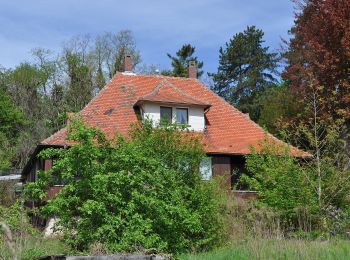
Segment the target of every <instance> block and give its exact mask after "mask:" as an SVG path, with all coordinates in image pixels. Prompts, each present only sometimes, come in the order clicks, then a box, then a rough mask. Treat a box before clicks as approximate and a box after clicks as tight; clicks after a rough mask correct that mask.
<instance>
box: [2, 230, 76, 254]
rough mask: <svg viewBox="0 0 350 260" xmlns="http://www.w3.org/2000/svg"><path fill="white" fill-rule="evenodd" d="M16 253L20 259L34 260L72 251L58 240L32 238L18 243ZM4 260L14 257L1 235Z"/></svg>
mask: <svg viewBox="0 0 350 260" xmlns="http://www.w3.org/2000/svg"><path fill="white" fill-rule="evenodd" d="M20 245H21V246H20ZM16 251H17V254H18V259H22V260H34V259H38V258H40V257H42V256H45V255H52V254H67V253H69V252H70V251H71V249H70V248H69V247H68V246H67V245H65V244H64V243H63V242H61V241H59V240H58V239H52V238H43V237H39V236H35V237H34V236H30V237H26V238H24V239H23V240H22V242H21V243H20V242H17V243H16ZM3 259H12V256H11V253H10V251H9V250H8V247H7V245H6V244H5V242H4V240H3V239H2V238H1V234H0V260H3Z"/></svg>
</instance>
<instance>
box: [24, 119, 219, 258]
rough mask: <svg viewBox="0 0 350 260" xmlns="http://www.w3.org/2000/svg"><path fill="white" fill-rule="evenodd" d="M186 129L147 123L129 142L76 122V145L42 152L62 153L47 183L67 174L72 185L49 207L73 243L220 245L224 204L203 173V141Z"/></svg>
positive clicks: (117, 247) (174, 249)
mask: <svg viewBox="0 0 350 260" xmlns="http://www.w3.org/2000/svg"><path fill="white" fill-rule="evenodd" d="M180 130H181V131H179V129H178V127H177V126H172V125H170V126H162V127H158V128H154V127H152V123H151V122H145V124H143V125H142V126H135V127H134V128H133V130H132V131H131V132H130V135H129V136H130V138H129V139H126V138H123V137H120V136H119V137H116V138H115V140H113V141H108V140H107V139H106V137H105V136H104V135H103V133H102V132H101V131H99V130H97V129H93V128H88V127H87V126H85V125H84V124H82V123H81V122H74V123H72V124H71V128H70V132H69V139H70V140H72V141H74V142H75V143H76V144H75V145H73V146H72V147H71V148H69V149H60V150H54V149H50V150H46V151H44V152H43V153H42V154H41V156H42V157H46V158H47V157H52V158H55V163H54V166H53V168H52V170H51V171H49V172H47V173H45V174H46V177H43V178H42V180H44V182H46V184H47V185H48V184H49V182H50V181H49V179H50V178H48V177H47V176H51V177H52V176H53V175H54V174H60V175H61V177H62V179H63V181H64V182H65V183H66V185H65V187H64V188H63V190H62V191H61V192H60V193H59V194H58V195H57V196H56V197H55V198H54V199H52V200H51V201H49V202H48V203H47V205H46V206H45V208H44V209H43V212H44V213H45V214H48V215H50V214H51V215H52V214H54V215H56V216H58V217H59V218H60V221H59V225H60V227H61V228H62V229H63V230H64V231H65V238H66V241H67V242H69V243H70V244H71V245H73V246H74V247H75V248H78V249H80V250H84V249H87V248H89V247H91V245H93V244H95V243H102V244H104V245H105V246H106V248H107V249H108V250H110V251H113V252H115V251H135V250H142V249H149V248H156V249H157V250H159V251H163V252H171V253H179V252H185V251H188V250H190V249H191V250H203V249H209V248H212V247H213V246H214V245H215V244H217V243H218V241H220V239H219V238H220V226H221V225H220V221H219V213H218V202H217V200H216V199H215V196H213V190H214V189H213V185H212V184H211V183H203V182H202V181H201V177H200V174H199V167H198V165H199V162H200V161H201V159H202V158H203V156H204V153H203V147H202V145H201V140H200V139H199V138H198V137H196V136H195V135H194V134H193V133H191V132H188V131H186V130H184V129H180ZM42 174H43V173H42ZM35 185H36V184H31V185H30V187H29V189H27V188H26V193H27V194H37V195H38V196H39V197H42V194H43V193H40V192H39V193H38V192H37V189H42V188H43V187H45V185H43V182H40V181H39V182H38V185H39V187H38V186H35ZM33 190H35V191H36V192H35V193H32V192H31V191H33Z"/></svg>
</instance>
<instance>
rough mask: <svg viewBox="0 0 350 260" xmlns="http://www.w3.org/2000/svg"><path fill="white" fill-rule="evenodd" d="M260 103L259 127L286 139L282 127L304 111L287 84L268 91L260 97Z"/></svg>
mask: <svg viewBox="0 0 350 260" xmlns="http://www.w3.org/2000/svg"><path fill="white" fill-rule="evenodd" d="M258 103H259V104H260V105H261V112H260V117H259V120H258V123H259V125H261V126H263V127H266V129H267V130H268V132H269V133H272V134H276V135H279V136H280V137H282V138H283V137H284V136H283V135H282V133H281V127H283V126H285V122H286V121H290V120H291V119H292V118H295V117H296V116H297V115H298V113H300V111H301V110H302V108H301V107H300V103H299V102H298V101H297V98H296V95H295V93H293V92H292V91H291V90H290V88H289V87H288V85H287V84H286V83H282V84H280V85H276V87H274V88H270V89H268V90H267V91H266V92H265V93H264V94H263V95H261V96H260V98H259V101H258Z"/></svg>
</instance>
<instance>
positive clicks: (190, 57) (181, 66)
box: [162, 44, 203, 78]
mask: <svg viewBox="0 0 350 260" xmlns="http://www.w3.org/2000/svg"><path fill="white" fill-rule="evenodd" d="M195 51H196V48H195V47H194V46H192V45H191V44H184V45H183V46H182V47H181V49H179V50H178V51H177V52H176V56H172V55H170V54H169V53H168V54H167V55H168V57H169V58H170V59H171V66H172V70H170V71H163V72H162V74H163V75H171V76H175V77H188V63H189V62H190V61H195V62H196V64H197V78H199V77H200V76H202V75H203V70H201V69H202V68H203V62H202V61H198V58H197V57H196V56H194V53H195Z"/></svg>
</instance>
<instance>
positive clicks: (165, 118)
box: [160, 106, 173, 124]
mask: <svg viewBox="0 0 350 260" xmlns="http://www.w3.org/2000/svg"><path fill="white" fill-rule="evenodd" d="M172 118H173V109H172V107H163V106H161V107H160V121H161V122H162V123H168V124H169V123H172Z"/></svg>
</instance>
